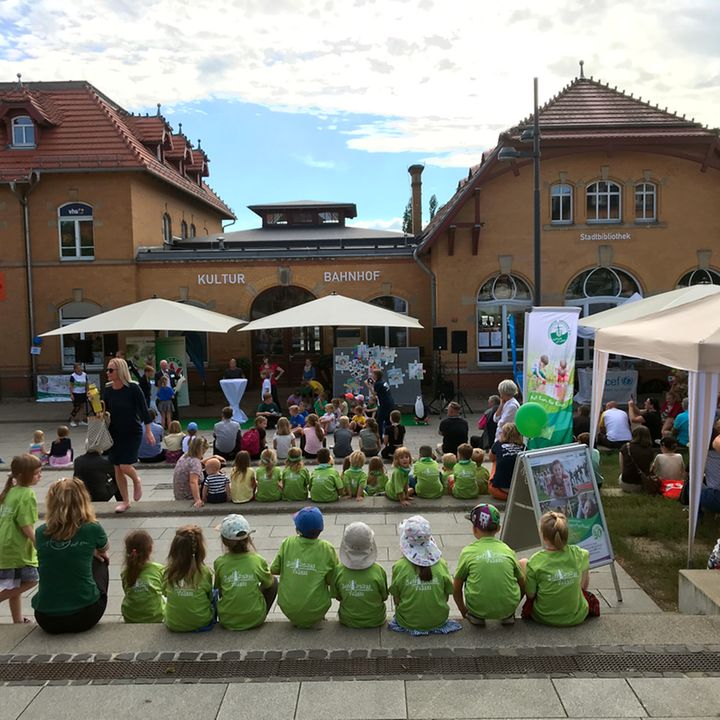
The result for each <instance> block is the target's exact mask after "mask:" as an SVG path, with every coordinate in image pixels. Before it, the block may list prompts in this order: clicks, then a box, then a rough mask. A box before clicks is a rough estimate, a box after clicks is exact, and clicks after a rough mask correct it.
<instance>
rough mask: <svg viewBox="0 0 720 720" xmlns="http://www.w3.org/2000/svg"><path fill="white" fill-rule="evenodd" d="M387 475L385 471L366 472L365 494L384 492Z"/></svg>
mask: <svg viewBox="0 0 720 720" xmlns="http://www.w3.org/2000/svg"><path fill="white" fill-rule="evenodd" d="M387 479H388V478H387V475H386V474H385V471H384V470H383V471H380V470H373V471H372V472H369V473H368V479H367V485H366V486H365V494H366V495H381V494H382V493H384V492H385V486H386V485H387Z"/></svg>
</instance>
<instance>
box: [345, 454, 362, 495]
mask: <svg viewBox="0 0 720 720" xmlns="http://www.w3.org/2000/svg"><path fill="white" fill-rule="evenodd" d="M348 460H349V461H350V467H349V468H347V469H346V470H343V476H342V479H343V483H344V485H345V494H346V496H347V497H349V498H353V497H354V498H355V499H356V500H362V499H363V494H364V493H365V487H366V486H367V477H368V476H367V473H366V472H365V453H363V452H361V451H360V450H356V451H355V452H354V453H352V454H351V455H350V457H349V458H348Z"/></svg>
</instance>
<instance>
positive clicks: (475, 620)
mask: <svg viewBox="0 0 720 720" xmlns="http://www.w3.org/2000/svg"><path fill="white" fill-rule="evenodd" d="M466 617H467V619H468V621H469V622H470V624H471V625H475V627H485V620H484V619H483V618H479V617H475V616H474V615H471V614H470V613H468V614H467V616H466Z"/></svg>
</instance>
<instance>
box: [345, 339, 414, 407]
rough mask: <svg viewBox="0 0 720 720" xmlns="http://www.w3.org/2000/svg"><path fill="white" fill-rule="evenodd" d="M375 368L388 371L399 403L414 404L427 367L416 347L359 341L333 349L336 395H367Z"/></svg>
mask: <svg viewBox="0 0 720 720" xmlns="http://www.w3.org/2000/svg"><path fill="white" fill-rule="evenodd" d="M375 368H380V369H381V370H383V371H384V372H385V379H386V381H387V383H388V384H389V385H390V392H391V393H392V396H393V399H394V400H395V402H396V403H397V404H398V405H415V400H416V398H417V396H418V395H420V394H421V390H420V384H421V382H422V380H423V377H424V374H425V372H426V369H425V368H423V364H422V363H421V362H420V350H419V348H416V347H403V348H391V347H384V346H380V345H365V344H360V345H356V346H355V347H350V348H334V350H333V396H334V397H337V396H339V395H344V394H345V393H347V392H351V393H353V394H354V395H357V394H361V395H365V396H367V394H368V390H367V386H366V385H365V383H366V381H367V380H368V378H369V377H370V373H371V372H372V370H374V369H375Z"/></svg>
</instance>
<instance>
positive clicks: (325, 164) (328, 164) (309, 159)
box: [293, 155, 335, 170]
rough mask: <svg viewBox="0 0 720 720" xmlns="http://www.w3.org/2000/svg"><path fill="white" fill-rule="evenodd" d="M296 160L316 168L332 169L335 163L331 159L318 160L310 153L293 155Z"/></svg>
mask: <svg viewBox="0 0 720 720" xmlns="http://www.w3.org/2000/svg"><path fill="white" fill-rule="evenodd" d="M293 157H294V158H295V159H296V160H297V161H298V162H300V163H302V164H303V165H307V166H308V167H311V168H318V169H320V170H334V169H335V163H334V162H333V161H332V160H318V159H317V158H314V157H313V156H312V155H294V156H293Z"/></svg>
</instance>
